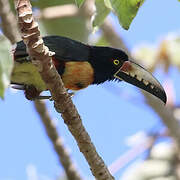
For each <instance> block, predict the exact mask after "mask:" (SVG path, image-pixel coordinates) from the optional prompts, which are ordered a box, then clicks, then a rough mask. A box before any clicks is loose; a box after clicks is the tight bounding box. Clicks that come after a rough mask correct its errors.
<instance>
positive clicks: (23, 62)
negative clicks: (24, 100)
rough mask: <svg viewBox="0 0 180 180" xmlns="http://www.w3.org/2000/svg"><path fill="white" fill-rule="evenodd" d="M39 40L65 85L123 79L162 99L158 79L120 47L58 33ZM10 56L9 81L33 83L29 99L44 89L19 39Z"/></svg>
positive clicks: (77, 87) (82, 85)
mask: <svg viewBox="0 0 180 180" xmlns="http://www.w3.org/2000/svg"><path fill="white" fill-rule="evenodd" d="M43 40H44V44H45V45H46V46H47V47H48V48H49V50H50V51H53V52H55V54H54V55H53V56H52V60H53V63H54V65H55V67H56V69H57V71H58V73H59V74H60V75H61V78H62V81H63V83H64V86H65V87H66V88H67V89H70V90H80V89H83V88H86V87H88V86H89V85H91V84H101V83H103V82H105V81H112V80H118V81H121V80H124V81H126V82H128V83H130V84H133V85H135V86H137V87H139V88H141V89H143V90H145V91H147V92H149V93H151V94H153V95H154V96H156V97H158V98H159V99H160V100H162V101H163V102H164V103H166V93H165V91H164V89H163V87H162V86H161V85H160V83H159V82H158V81H157V80H156V79H155V78H154V77H153V76H152V75H151V74H150V73H149V72H148V71H147V70H145V69H144V68H143V67H141V66H140V65H138V64H136V63H135V62H132V61H130V60H129V58H128V56H127V54H126V53H125V52H124V51H122V50H120V49H115V48H111V47H100V46H90V45H85V44H83V43H81V42H78V41H75V40H72V39H69V38H66V37H61V36H46V37H44V38H43ZM13 57H14V69H13V72H12V78H11V83H13V84H21V85H25V86H31V87H33V88H34V89H35V91H34V92H35V93H34V94H33V93H30V94H31V96H32V98H29V99H33V98H36V97H37V96H39V94H40V92H42V91H44V90H47V88H46V85H45V83H44V82H43V80H42V79H41V76H40V74H39V73H38V71H37V69H36V67H35V66H34V65H33V64H32V63H31V58H30V57H29V55H28V52H27V50H26V46H25V44H24V42H23V41H20V42H18V43H17V45H16V48H15V49H14V50H13Z"/></svg>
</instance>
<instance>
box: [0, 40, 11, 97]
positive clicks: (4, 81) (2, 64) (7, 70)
mask: <svg viewBox="0 0 180 180" xmlns="http://www.w3.org/2000/svg"><path fill="white" fill-rule="evenodd" d="M9 52H10V43H9V42H8V41H7V40H6V39H4V38H3V39H0V97H1V98H4V92H5V89H6V88H7V87H8V85H9V83H10V75H11V71H12V67H13V61H12V57H10V53H9Z"/></svg>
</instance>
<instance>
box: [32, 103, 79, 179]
mask: <svg viewBox="0 0 180 180" xmlns="http://www.w3.org/2000/svg"><path fill="white" fill-rule="evenodd" d="M34 105H35V107H36V108H35V109H36V111H37V112H38V115H39V116H40V119H41V121H42V123H43V125H44V128H45V129H46V133H47V135H48V137H49V138H50V140H51V142H52V144H53V146H54V150H55V151H56V153H57V154H58V157H59V161H60V163H61V164H62V165H63V167H64V169H65V172H66V175H67V177H68V180H81V177H80V175H79V173H78V171H77V170H76V168H75V165H74V164H73V162H72V160H71V158H70V156H69V153H68V151H67V150H66V148H65V147H64V144H63V141H62V138H61V137H60V136H59V135H58V132H57V130H56V127H55V125H54V123H53V121H52V119H51V117H50V115H49V113H48V111H47V108H46V105H45V103H44V102H43V101H40V100H36V101H34Z"/></svg>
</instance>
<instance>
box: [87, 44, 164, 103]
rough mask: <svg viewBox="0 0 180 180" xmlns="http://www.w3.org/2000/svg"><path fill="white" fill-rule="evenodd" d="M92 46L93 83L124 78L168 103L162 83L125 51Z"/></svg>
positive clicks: (90, 57) (90, 59) (90, 58)
mask: <svg viewBox="0 0 180 180" xmlns="http://www.w3.org/2000/svg"><path fill="white" fill-rule="evenodd" d="M90 48H91V50H90V56H89V62H90V63H91V65H92V67H93V69H94V82H93V84H100V83H103V82H105V81H107V80H110V81H111V80H114V79H115V80H116V79H118V80H124V81H126V82H128V83H130V84H133V85H135V86H137V87H139V88H141V89H143V90H145V91H147V92H149V93H151V94H153V95H155V96H156V97H158V98H159V99H161V100H162V101H163V102H164V103H166V93H165V91H164V89H163V87H162V86H161V84H160V83H159V82H158V81H157V80H156V79H155V78H154V77H153V76H152V74H151V73H149V72H148V71H147V70H146V69H144V68H143V67H141V66H140V65H138V64H136V63H134V62H132V61H130V60H129V59H128V56H127V54H126V53H125V52H123V51H122V50H119V49H114V48H110V47H97V46H92V47H90Z"/></svg>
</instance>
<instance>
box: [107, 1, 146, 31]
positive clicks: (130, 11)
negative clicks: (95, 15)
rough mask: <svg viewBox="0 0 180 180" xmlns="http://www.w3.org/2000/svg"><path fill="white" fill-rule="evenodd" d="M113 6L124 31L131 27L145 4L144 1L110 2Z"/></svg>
mask: <svg viewBox="0 0 180 180" xmlns="http://www.w3.org/2000/svg"><path fill="white" fill-rule="evenodd" d="M110 1H111V5H112V7H113V9H114V11H115V13H116V14H117V16H118V18H119V22H120V24H121V25H122V27H123V28H124V29H126V30H127V29H129V26H130V24H131V22H132V20H133V19H134V17H135V16H136V14H137V12H138V9H139V8H140V6H141V5H142V4H143V3H144V0H110Z"/></svg>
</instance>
